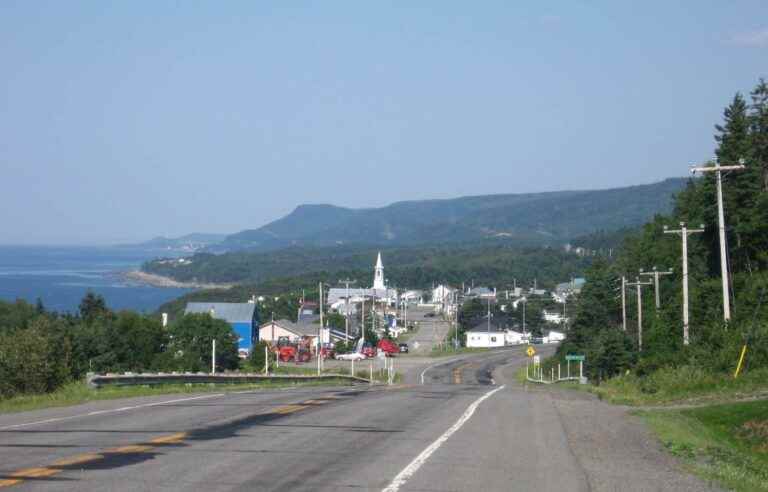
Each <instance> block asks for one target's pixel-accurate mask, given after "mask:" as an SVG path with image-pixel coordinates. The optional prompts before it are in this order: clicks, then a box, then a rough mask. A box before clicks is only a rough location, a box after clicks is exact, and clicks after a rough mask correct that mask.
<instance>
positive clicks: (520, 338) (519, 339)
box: [504, 330, 528, 345]
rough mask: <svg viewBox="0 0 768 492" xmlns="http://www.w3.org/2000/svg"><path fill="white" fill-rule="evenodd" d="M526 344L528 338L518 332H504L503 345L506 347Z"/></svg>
mask: <svg viewBox="0 0 768 492" xmlns="http://www.w3.org/2000/svg"><path fill="white" fill-rule="evenodd" d="M526 342H528V337H527V336H526V335H523V334H522V333H520V332H518V331H514V330H507V331H506V332H504V343H505V344H506V345H520V344H522V343H526Z"/></svg>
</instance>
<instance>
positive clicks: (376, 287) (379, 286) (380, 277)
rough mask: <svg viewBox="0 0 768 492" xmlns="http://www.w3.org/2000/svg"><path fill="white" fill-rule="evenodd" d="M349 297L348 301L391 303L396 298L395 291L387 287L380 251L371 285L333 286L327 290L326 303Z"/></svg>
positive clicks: (333, 302) (330, 303) (334, 302)
mask: <svg viewBox="0 0 768 492" xmlns="http://www.w3.org/2000/svg"><path fill="white" fill-rule="evenodd" d="M347 297H349V299H348V300H349V302H350V303H354V302H362V301H363V300H365V301H368V300H375V301H376V302H380V303H387V304H391V303H394V302H395V299H397V291H396V290H395V289H390V288H388V287H387V284H386V280H385V278H384V263H383V262H382V261H381V252H379V255H378V257H377V258H376V265H375V266H374V271H373V287H371V288H369V289H360V288H350V289H347V288H346V287H334V288H331V289H329V290H328V295H327V297H326V303H327V304H329V305H333V304H336V303H338V302H339V301H345V300H347Z"/></svg>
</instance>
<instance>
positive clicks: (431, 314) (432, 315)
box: [424, 313, 436, 318]
mask: <svg viewBox="0 0 768 492" xmlns="http://www.w3.org/2000/svg"><path fill="white" fill-rule="evenodd" d="M435 316H436V315H435V313H427V314H425V315H424V317H425V318H434V317H435Z"/></svg>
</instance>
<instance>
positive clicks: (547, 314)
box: [542, 309, 568, 325]
mask: <svg viewBox="0 0 768 492" xmlns="http://www.w3.org/2000/svg"><path fill="white" fill-rule="evenodd" d="M542 317H543V318H544V321H546V322H547V323H552V324H555V325H562V324H566V323H568V318H567V317H565V316H563V315H562V314H560V313H558V312H552V311H547V310H546V309H545V310H544V311H542Z"/></svg>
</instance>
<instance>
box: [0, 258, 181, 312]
mask: <svg viewBox="0 0 768 492" xmlns="http://www.w3.org/2000/svg"><path fill="white" fill-rule="evenodd" d="M155 256H156V252H151V251H147V250H140V249H127V248H110V247H61V246H0V299H2V300H6V301H15V300H16V299H24V300H27V301H29V302H31V303H34V302H35V301H36V300H37V299H38V298H40V299H42V301H43V304H44V305H45V307H46V309H48V310H51V311H59V312H64V311H70V312H76V311H77V307H78V305H79V304H80V300H81V299H82V298H83V296H84V295H85V294H86V292H88V291H89V290H90V291H93V292H95V293H97V294H100V295H102V296H104V299H105V300H106V301H107V305H108V306H109V307H110V308H111V309H114V310H120V309H133V310H137V311H143V312H150V311H154V310H155V309H157V308H158V307H159V306H160V305H161V304H163V303H164V302H166V301H169V300H171V299H174V298H176V297H179V296H181V295H183V294H185V293H187V292H189V289H178V288H160V287H150V286H147V285H142V284H138V283H135V282H131V281H128V280H126V279H125V278H124V277H123V275H122V273H123V272H125V271H128V270H134V269H137V268H138V267H139V266H140V265H141V264H142V263H143V262H144V261H146V260H149V259H152V258H154V257H155Z"/></svg>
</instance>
